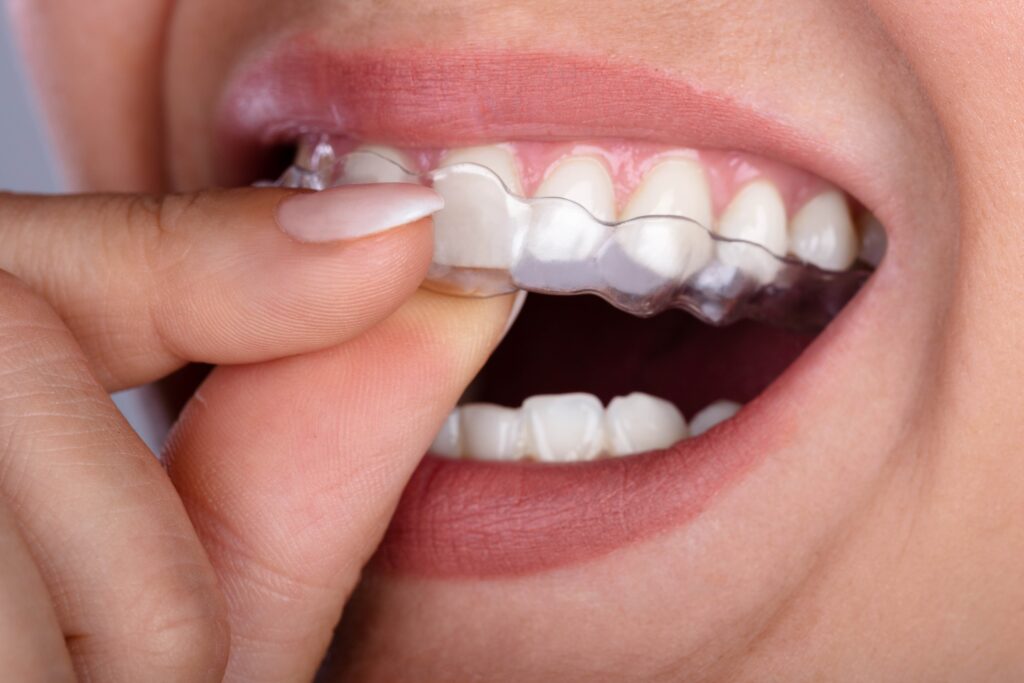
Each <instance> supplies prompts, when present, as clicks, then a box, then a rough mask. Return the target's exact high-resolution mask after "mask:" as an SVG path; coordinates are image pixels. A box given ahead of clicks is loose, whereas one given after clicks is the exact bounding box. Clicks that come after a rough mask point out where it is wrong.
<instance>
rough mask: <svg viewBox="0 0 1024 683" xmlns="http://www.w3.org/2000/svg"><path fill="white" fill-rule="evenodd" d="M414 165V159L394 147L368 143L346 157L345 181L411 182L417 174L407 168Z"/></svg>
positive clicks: (358, 183)
mask: <svg viewBox="0 0 1024 683" xmlns="http://www.w3.org/2000/svg"><path fill="white" fill-rule="evenodd" d="M360 152H368V154H360ZM412 167H413V165H412V161H411V160H410V159H409V158H408V157H407V156H405V155H404V154H403V153H402V152H401V151H399V150H397V149H395V148H394V147H385V146H383V145H366V146H364V147H360V148H359V149H357V150H356V151H355V152H353V153H352V154H351V155H350V156H349V157H348V158H347V159H346V161H345V176H344V183H345V184H346V185H361V184H368V183H411V182H415V181H416V176H414V175H412V174H410V173H407V172H406V170H405V169H411V168H412Z"/></svg>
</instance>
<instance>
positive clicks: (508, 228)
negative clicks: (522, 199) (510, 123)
mask: <svg viewBox="0 0 1024 683" xmlns="http://www.w3.org/2000/svg"><path fill="white" fill-rule="evenodd" d="M459 163H475V164H479V165H482V166H486V167H487V168H488V169H490V170H491V171H494V173H495V174H496V175H497V176H498V177H499V178H500V179H501V181H502V182H504V183H505V184H506V185H507V186H508V187H514V188H516V189H518V187H519V174H518V173H517V172H516V170H515V162H514V160H513V159H512V156H511V154H510V153H509V152H507V151H506V150H504V149H502V148H501V147H474V148H469V149H462V150H456V151H453V152H451V153H449V154H448V155H447V156H446V157H445V159H444V161H443V162H442V165H441V168H439V169H438V170H437V171H434V172H433V179H434V189H435V190H436V191H437V192H438V194H440V195H441V196H442V197H444V200H445V206H444V208H443V209H442V210H441V211H438V212H437V213H436V214H434V263H436V264H439V265H442V266H457V267H462V268H481V269H498V270H507V269H509V268H511V267H512V265H513V264H514V263H515V262H516V261H517V260H518V258H519V251H520V249H521V239H520V238H519V237H518V232H519V229H518V225H517V223H516V221H515V220H514V217H513V215H512V212H511V211H510V209H509V197H508V194H507V193H506V191H505V188H504V187H502V186H501V183H500V182H498V180H497V179H496V178H494V177H493V176H492V175H491V174H490V173H484V172H481V171H480V170H479V169H476V168H475V167H464V168H463V169H459V168H451V169H449V168H447V167H449V166H453V165H454V164H459Z"/></svg>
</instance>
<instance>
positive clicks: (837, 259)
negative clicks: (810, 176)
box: [789, 190, 858, 270]
mask: <svg viewBox="0 0 1024 683" xmlns="http://www.w3.org/2000/svg"><path fill="white" fill-rule="evenodd" d="M857 247H858V245H857V233H856V231H855V230H854V229H853V220H852V219H851V218H850V209H849V208H848V207H847V205H846V198H845V197H844V196H843V194H842V193H841V192H839V191H838V190H828V191H827V192H822V193H821V194H819V195H818V196H816V197H814V198H813V199H811V200H810V201H809V202H807V203H806V204H804V206H803V208H801V209H800V210H799V211H797V213H796V216H794V217H793V220H792V222H791V223H790V225H789V251H790V253H792V254H793V255H794V256H796V257H797V258H799V259H800V260H802V261H805V262H807V263H810V264H813V265H815V266H818V267H819V268H824V269H825V270H846V269H847V268H849V267H850V266H851V265H852V264H853V262H854V261H855V260H856V259H857Z"/></svg>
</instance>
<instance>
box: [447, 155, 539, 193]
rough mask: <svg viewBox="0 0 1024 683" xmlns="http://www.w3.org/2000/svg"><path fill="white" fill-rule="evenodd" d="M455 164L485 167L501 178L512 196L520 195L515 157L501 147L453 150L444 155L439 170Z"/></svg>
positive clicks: (521, 191) (521, 186)
mask: <svg viewBox="0 0 1024 683" xmlns="http://www.w3.org/2000/svg"><path fill="white" fill-rule="evenodd" d="M455 164H479V165H480V166H485V167H486V168H488V169H490V170H491V171H493V172H494V174H495V175H496V176H498V177H499V178H501V181H502V182H503V183H505V186H506V187H507V188H508V189H509V190H511V191H512V193H513V194H519V195H521V194H522V193H523V189H522V188H523V185H522V183H521V182H520V180H519V169H518V168H517V167H516V160H515V157H513V156H512V153H511V152H509V151H508V150H506V149H505V148H503V147H498V146H497V145H485V146H481V147H463V148H461V149H453V150H451V151H450V152H448V153H447V154H445V155H444V158H443V159H442V160H441V165H440V167H441V168H444V167H445V166H454V165H455Z"/></svg>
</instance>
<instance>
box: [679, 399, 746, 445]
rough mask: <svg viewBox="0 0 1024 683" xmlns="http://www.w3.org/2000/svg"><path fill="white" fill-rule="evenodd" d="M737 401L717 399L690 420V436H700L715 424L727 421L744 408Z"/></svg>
mask: <svg viewBox="0 0 1024 683" xmlns="http://www.w3.org/2000/svg"><path fill="white" fill-rule="evenodd" d="M742 407H743V406H741V405H740V404H739V403H736V402H735V401H715V402H714V403H712V404H711V405H709V406H707V407H706V408H704V409H703V410H701V411H700V412H699V413H697V414H696V415H694V416H693V419H692V420H690V436H700V435H701V434H703V433H704V432H706V431H708V430H709V429H711V428H712V427H714V426H715V425H717V424H719V423H721V422H725V421H726V420H728V419H729V418H731V417H732V416H733V415H735V414H736V413H738V412H740V408H742Z"/></svg>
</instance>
